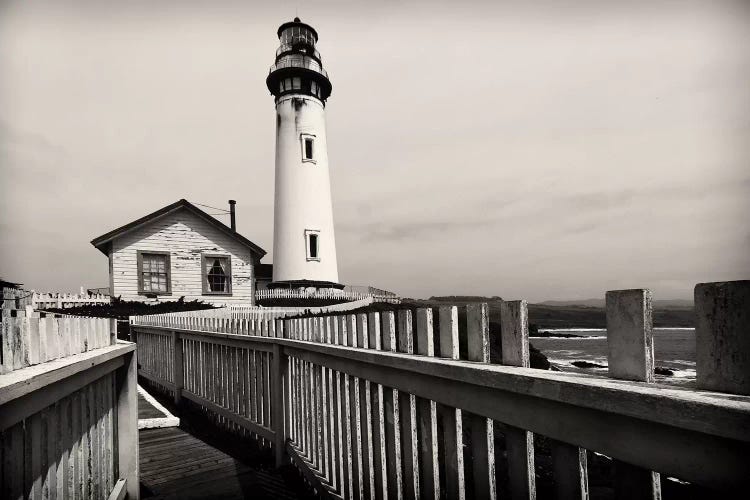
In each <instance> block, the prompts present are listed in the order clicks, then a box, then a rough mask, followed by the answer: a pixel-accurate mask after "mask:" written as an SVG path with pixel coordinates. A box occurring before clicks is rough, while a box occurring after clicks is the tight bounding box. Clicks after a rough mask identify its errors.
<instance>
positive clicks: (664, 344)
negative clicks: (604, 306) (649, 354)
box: [529, 328, 695, 384]
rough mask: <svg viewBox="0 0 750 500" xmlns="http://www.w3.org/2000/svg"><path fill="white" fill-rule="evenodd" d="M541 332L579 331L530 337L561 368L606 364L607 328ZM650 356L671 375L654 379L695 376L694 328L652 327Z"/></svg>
mask: <svg viewBox="0 0 750 500" xmlns="http://www.w3.org/2000/svg"><path fill="white" fill-rule="evenodd" d="M540 331H542V332H550V333H556V334H566V333H567V334H572V335H580V336H581V337H580V338H554V337H552V338H549V337H530V338H529V341H530V343H531V344H532V345H533V346H534V347H536V348H537V349H539V350H540V351H542V352H543V353H544V354H545V355H546V356H547V358H549V360H550V362H551V363H552V364H553V365H554V366H556V367H557V368H559V369H560V370H562V371H575V372H584V373H594V374H602V375H604V374H606V371H607V369H606V368H577V367H575V366H573V365H572V364H571V363H572V362H573V361H589V362H591V363H597V364H600V365H605V366H606V365H607V330H606V329H599V328H568V329H557V328H547V329H545V328H541V329H540ZM653 331H654V358H655V362H656V366H657V367H664V368H668V369H670V370H672V371H673V372H674V373H673V375H671V376H664V375H656V380H657V382H661V383H675V384H685V383H690V381H692V380H695V329H694V328H654V330H653Z"/></svg>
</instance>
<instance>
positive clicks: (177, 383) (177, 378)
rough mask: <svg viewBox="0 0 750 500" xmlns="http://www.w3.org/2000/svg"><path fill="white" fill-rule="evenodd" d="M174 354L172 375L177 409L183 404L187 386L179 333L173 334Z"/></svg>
mask: <svg viewBox="0 0 750 500" xmlns="http://www.w3.org/2000/svg"><path fill="white" fill-rule="evenodd" d="M172 352H173V353H174V358H173V361H174V364H173V365H172V367H173V368H174V371H173V373H172V376H173V380H172V382H173V383H174V404H175V406H177V408H179V407H180V403H182V388H183V387H184V384H185V377H184V372H183V365H182V338H180V334H179V333H178V332H172Z"/></svg>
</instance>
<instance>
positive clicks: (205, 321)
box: [130, 297, 375, 331]
mask: <svg viewBox="0 0 750 500" xmlns="http://www.w3.org/2000/svg"><path fill="white" fill-rule="evenodd" d="M373 302H375V299H374V298H373V297H366V298H364V299H360V300H354V301H351V302H343V303H341V304H333V305H330V306H321V307H258V306H243V305H232V306H229V307H220V308H217V309H202V310H198V311H184V312H173V313H163V314H148V315H144V316H131V317H130V324H131V325H137V326H168V327H173V328H198V329H201V330H204V331H224V330H223V328H224V326H223V325H224V320H246V321H248V322H250V323H252V324H253V325H254V326H252V327H250V330H252V331H254V330H255V329H256V328H260V325H261V323H264V322H269V321H273V320H275V319H279V318H287V317H290V316H298V315H300V314H327V313H332V312H344V311H353V310H355V309H359V308H361V307H366V306H369V305H370V304H372V303H373ZM217 320H221V321H218V322H217ZM217 325H221V326H220V327H219V326H217ZM216 328H222V329H221V330H216ZM238 330H239V328H238Z"/></svg>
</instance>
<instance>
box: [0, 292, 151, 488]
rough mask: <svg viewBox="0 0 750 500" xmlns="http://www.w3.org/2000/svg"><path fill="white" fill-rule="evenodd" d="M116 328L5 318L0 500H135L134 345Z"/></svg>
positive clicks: (17, 315)
mask: <svg viewBox="0 0 750 500" xmlns="http://www.w3.org/2000/svg"><path fill="white" fill-rule="evenodd" d="M115 325H116V323H114V322H110V320H108V319H102V318H72V317H55V316H48V317H40V314H39V313H35V312H32V310H31V306H28V308H27V310H25V311H4V314H3V318H2V329H1V330H0V338H1V339H2V350H1V354H2V356H1V358H2V359H1V360H0V361H1V363H0V455H1V459H0V498H30V499H42V498H44V499H46V498H92V499H94V498H108V497H109V498H125V496H126V495H127V497H128V498H132V499H137V498H139V483H138V420H137V419H138V415H137V396H136V384H137V380H136V360H135V346H134V345H133V344H131V343H118V342H117V341H116V331H112V330H110V327H112V328H116V327H115Z"/></svg>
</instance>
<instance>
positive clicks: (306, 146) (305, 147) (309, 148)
mask: <svg viewBox="0 0 750 500" xmlns="http://www.w3.org/2000/svg"><path fill="white" fill-rule="evenodd" d="M300 138H301V139H302V161H310V162H313V163H315V136H314V135H308V134H302V135H301V136H300Z"/></svg>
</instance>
